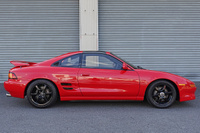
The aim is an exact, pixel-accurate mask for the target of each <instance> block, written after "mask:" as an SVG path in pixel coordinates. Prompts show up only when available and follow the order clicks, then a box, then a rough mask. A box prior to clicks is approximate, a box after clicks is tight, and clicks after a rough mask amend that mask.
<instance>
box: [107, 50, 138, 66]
mask: <svg viewBox="0 0 200 133" xmlns="http://www.w3.org/2000/svg"><path fill="white" fill-rule="evenodd" d="M111 54H112V55H114V56H115V57H117V58H119V59H120V60H122V61H124V62H125V63H126V64H128V65H129V66H131V67H132V68H134V69H137V67H136V66H134V65H132V64H131V63H129V62H128V61H126V60H124V59H122V58H120V57H118V56H117V55H115V54H113V53H111Z"/></svg>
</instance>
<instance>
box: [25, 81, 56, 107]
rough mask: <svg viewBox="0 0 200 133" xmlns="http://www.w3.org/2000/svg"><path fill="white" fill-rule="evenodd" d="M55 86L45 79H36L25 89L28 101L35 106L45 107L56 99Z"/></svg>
mask: <svg viewBox="0 0 200 133" xmlns="http://www.w3.org/2000/svg"><path fill="white" fill-rule="evenodd" d="M57 95H58V94H57V90H56V87H55V86H54V85H53V84H52V83H51V82H50V81H47V80H36V81H34V82H32V83H31V84H30V85H29V87H28V89H27V99H28V101H29V103H30V104H31V105H33V106H35V107H37V108H45V107H49V106H51V105H53V104H54V103H55V102H56V101H57V97H58V96H57Z"/></svg>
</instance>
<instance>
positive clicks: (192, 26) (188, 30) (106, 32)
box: [99, 0, 200, 81]
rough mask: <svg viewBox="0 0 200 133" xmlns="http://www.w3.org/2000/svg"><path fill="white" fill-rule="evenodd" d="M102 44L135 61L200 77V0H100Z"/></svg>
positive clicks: (153, 67)
mask: <svg viewBox="0 0 200 133" xmlns="http://www.w3.org/2000/svg"><path fill="white" fill-rule="evenodd" d="M99 46H100V50H104V51H111V52H113V53H115V54H117V55H119V56H121V57H122V58H125V59H126V60H127V61H129V62H131V63H132V64H134V65H141V66H142V67H144V68H147V69H154V70H161V71H167V72H171V73H174V74H178V75H181V76H184V77H186V78H189V79H191V80H193V81H197V80H198V81H199V80H200V2H199V1H197V0H190V1H186V0H167V1H166V0H164V1H163V0H123V1H122V0H99Z"/></svg>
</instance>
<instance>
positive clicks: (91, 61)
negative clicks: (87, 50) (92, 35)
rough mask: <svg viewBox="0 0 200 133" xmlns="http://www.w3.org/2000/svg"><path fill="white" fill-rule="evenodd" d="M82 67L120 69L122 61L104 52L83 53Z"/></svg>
mask: <svg viewBox="0 0 200 133" xmlns="http://www.w3.org/2000/svg"><path fill="white" fill-rule="evenodd" d="M82 67H83V68H99V69H122V62H121V61H119V60H117V59H115V58H114V57H111V56H109V55H106V54H83V59H82Z"/></svg>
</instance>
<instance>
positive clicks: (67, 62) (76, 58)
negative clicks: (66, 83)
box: [60, 54, 80, 67]
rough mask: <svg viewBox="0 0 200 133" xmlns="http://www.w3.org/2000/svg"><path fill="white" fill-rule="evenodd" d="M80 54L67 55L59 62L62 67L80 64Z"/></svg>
mask: <svg viewBox="0 0 200 133" xmlns="http://www.w3.org/2000/svg"><path fill="white" fill-rule="evenodd" d="M79 62H80V54H78V55H72V56H69V57H67V58H65V59H63V60H61V62H60V66H62V67H79V65H80V63H79Z"/></svg>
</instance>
